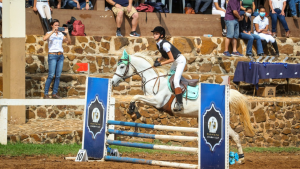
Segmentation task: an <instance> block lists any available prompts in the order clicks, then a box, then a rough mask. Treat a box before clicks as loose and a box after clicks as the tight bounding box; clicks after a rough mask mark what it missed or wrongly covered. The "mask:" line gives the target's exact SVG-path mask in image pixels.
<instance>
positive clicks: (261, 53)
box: [257, 53, 265, 56]
mask: <svg viewBox="0 0 300 169" xmlns="http://www.w3.org/2000/svg"><path fill="white" fill-rule="evenodd" d="M257 56H265V55H264V54H263V53H261V54H258V55H257Z"/></svg>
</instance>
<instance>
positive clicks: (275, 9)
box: [269, 0, 291, 38]
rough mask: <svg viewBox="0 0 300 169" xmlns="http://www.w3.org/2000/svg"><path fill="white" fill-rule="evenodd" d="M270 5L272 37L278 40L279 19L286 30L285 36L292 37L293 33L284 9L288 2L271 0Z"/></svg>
mask: <svg viewBox="0 0 300 169" xmlns="http://www.w3.org/2000/svg"><path fill="white" fill-rule="evenodd" d="M269 4H270V10H271V11H270V15H271V18H272V36H273V37H274V38H276V36H277V35H276V26H277V18H278V19H279V21H280V22H281V24H282V26H283V27H284V29H285V36H286V37H287V38H288V37H290V33H291V31H290V30H289V27H288V25H287V23H286V20H285V13H284V9H285V7H286V0H269Z"/></svg>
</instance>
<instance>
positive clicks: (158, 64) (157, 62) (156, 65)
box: [154, 59, 161, 67]
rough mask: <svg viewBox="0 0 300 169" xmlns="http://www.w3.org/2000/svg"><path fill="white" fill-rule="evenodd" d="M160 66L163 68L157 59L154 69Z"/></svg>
mask: <svg viewBox="0 0 300 169" xmlns="http://www.w3.org/2000/svg"><path fill="white" fill-rule="evenodd" d="M158 66H161V64H160V62H159V61H157V59H156V60H155V62H154V67H158Z"/></svg>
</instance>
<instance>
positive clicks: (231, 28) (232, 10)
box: [223, 0, 243, 57]
mask: <svg viewBox="0 0 300 169" xmlns="http://www.w3.org/2000/svg"><path fill="white" fill-rule="evenodd" d="M240 7H241V3H240V0H229V1H228V4H227V8H226V13H225V18H224V19H225V24H226V28H227V31H226V32H227V34H226V39H225V51H224V53H223V55H224V56H229V57H231V56H239V57H242V56H243V55H242V54H240V53H239V52H238V51H237V50H236V46H237V38H239V21H240V20H241V16H240V14H239V13H240V9H241V8H240ZM230 42H231V44H232V53H231V54H230V53H229V51H228V47H229V44H230Z"/></svg>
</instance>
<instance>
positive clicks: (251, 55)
mask: <svg viewBox="0 0 300 169" xmlns="http://www.w3.org/2000/svg"><path fill="white" fill-rule="evenodd" d="M246 56H249V57H253V56H254V55H253V54H252V53H250V54H246Z"/></svg>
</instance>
